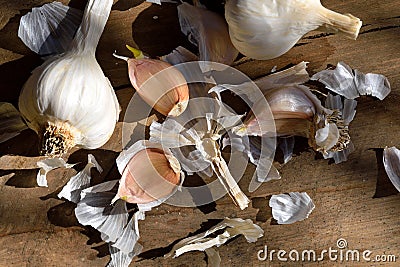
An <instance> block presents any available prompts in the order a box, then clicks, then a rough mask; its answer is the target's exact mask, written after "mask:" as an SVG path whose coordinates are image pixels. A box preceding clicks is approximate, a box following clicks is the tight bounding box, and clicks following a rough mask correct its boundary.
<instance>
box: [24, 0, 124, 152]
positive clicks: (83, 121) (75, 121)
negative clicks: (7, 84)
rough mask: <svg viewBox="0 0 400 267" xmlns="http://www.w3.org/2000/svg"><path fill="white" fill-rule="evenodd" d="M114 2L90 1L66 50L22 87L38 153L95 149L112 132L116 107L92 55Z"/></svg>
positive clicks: (39, 69)
mask: <svg viewBox="0 0 400 267" xmlns="http://www.w3.org/2000/svg"><path fill="white" fill-rule="evenodd" d="M112 3H113V1H112V0H102V1H94V0H90V1H89V3H88V5H87V8H86V10H85V13H84V16H83V19H82V24H81V26H80V27H79V29H78V31H77V33H76V35H75V38H74V39H73V41H72V44H71V46H70V49H69V51H67V52H65V53H64V54H62V55H60V56H55V57H52V58H50V59H49V60H47V61H46V62H45V63H44V64H43V65H41V66H40V67H38V68H36V69H35V70H34V71H33V73H32V76H31V77H30V78H29V79H28V81H27V82H26V83H25V85H24V87H23V89H22V92H21V94H20V97H19V109H20V111H21V114H22V115H23V117H24V119H25V120H26V122H27V124H28V126H29V127H30V128H31V129H33V130H34V131H36V132H37V133H38V135H39V138H40V143H41V148H40V149H41V150H40V153H41V154H44V155H51V156H54V155H59V154H63V153H65V152H67V151H68V150H69V149H70V148H72V147H74V146H80V147H83V148H87V149H95V148H98V147H100V146H102V145H103V144H105V143H106V142H107V141H108V139H109V138H110V137H111V135H112V133H113V131H114V128H115V124H116V122H117V120H118V117H119V112H120V107H119V104H118V100H117V97H116V95H115V92H114V90H113V88H112V86H111V84H110V82H109V80H108V79H107V78H106V77H105V76H104V73H103V71H102V69H101V67H100V66H99V64H98V63H97V61H96V58H95V51H96V47H97V44H98V41H99V39H100V36H101V34H102V32H103V29H104V26H105V24H106V21H107V19H108V15H109V13H110V10H111V6H112Z"/></svg>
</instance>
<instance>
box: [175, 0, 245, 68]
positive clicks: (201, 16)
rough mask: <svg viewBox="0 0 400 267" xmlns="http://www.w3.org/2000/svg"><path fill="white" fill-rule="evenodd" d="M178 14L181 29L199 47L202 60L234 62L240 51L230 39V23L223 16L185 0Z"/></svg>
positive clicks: (179, 7) (224, 62) (227, 63)
mask: <svg viewBox="0 0 400 267" xmlns="http://www.w3.org/2000/svg"><path fill="white" fill-rule="evenodd" d="M178 16H179V23H180V25H181V31H182V32H183V33H184V34H185V35H188V36H189V37H190V38H189V41H190V42H191V43H193V44H194V45H196V46H197V47H198V49H199V54H200V56H199V59H200V60H201V61H212V62H219V63H223V64H226V65H231V64H232V63H233V61H234V60H235V59H236V57H237V56H238V54H239V51H237V50H236V48H235V47H234V46H233V44H232V42H231V40H230V37H229V32H228V25H227V24H226V21H225V20H224V18H223V17H221V16H220V15H219V14H217V13H214V12H212V11H210V10H207V9H206V8H203V7H198V6H192V5H190V4H188V3H185V2H184V3H182V4H181V5H179V6H178Z"/></svg>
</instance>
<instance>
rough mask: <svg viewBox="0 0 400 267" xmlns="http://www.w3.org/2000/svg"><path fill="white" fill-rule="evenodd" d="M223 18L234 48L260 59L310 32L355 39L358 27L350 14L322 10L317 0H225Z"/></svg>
mask: <svg viewBox="0 0 400 267" xmlns="http://www.w3.org/2000/svg"><path fill="white" fill-rule="evenodd" d="M225 18H226V21H227V22H228V25H229V34H230V37H231V40H232V43H233V45H234V46H235V47H236V49H238V50H239V52H241V53H242V54H244V55H246V56H248V57H250V58H254V59H260V60H266V59H272V58H276V57H278V56H280V55H283V54H284V53H286V52H287V51H288V50H289V49H290V48H292V47H293V46H294V45H295V44H296V43H297V41H298V40H299V39H300V38H301V37H302V36H303V35H305V34H306V33H308V32H309V31H312V30H317V29H319V30H325V31H329V32H332V31H333V32H340V33H342V34H343V35H344V36H346V37H348V38H351V39H356V38H357V36H358V33H359V30H360V28H361V24H362V22H361V21H360V20H359V19H358V18H356V17H354V16H352V15H350V14H348V15H342V14H339V13H336V12H334V11H331V10H329V9H327V8H325V7H323V6H322V5H321V3H320V1H319V0H306V1H299V0H278V1H264V0H228V1H227V2H226V4H225Z"/></svg>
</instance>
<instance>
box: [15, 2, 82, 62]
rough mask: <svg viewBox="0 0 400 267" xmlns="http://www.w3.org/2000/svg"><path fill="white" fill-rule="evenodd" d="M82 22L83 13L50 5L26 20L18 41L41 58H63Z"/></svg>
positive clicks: (35, 10)
mask: <svg viewBox="0 0 400 267" xmlns="http://www.w3.org/2000/svg"><path fill="white" fill-rule="evenodd" d="M81 20H82V11H81V10H79V9H75V8H72V7H68V6H65V5H63V4H62V3H60V2H52V3H48V4H45V5H43V6H41V7H34V8H32V11H31V12H29V13H27V14H26V15H24V16H22V18H21V20H20V23H19V28H18V37H19V38H20V39H21V40H22V42H24V44H25V45H26V46H27V47H29V49H31V50H32V51H33V52H35V53H36V54H38V55H40V56H48V55H55V54H61V53H63V52H65V51H67V50H68V48H69V46H70V44H71V41H72V39H73V38H74V35H75V33H76V30H77V29H78V27H79V25H80V24H81Z"/></svg>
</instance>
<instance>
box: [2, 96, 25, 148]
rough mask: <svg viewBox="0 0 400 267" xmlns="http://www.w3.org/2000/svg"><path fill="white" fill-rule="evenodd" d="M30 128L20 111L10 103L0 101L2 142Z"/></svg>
mask: <svg viewBox="0 0 400 267" xmlns="http://www.w3.org/2000/svg"><path fill="white" fill-rule="evenodd" d="M26 129H28V127H27V126H26V124H25V123H24V121H23V120H22V118H21V114H20V113H19V111H18V110H17V109H16V108H15V107H14V106H13V105H12V104H10V103H6V102H0V143H3V142H5V141H7V140H9V139H11V138H13V137H15V136H17V135H19V134H20V132H22V131H23V130H26Z"/></svg>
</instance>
